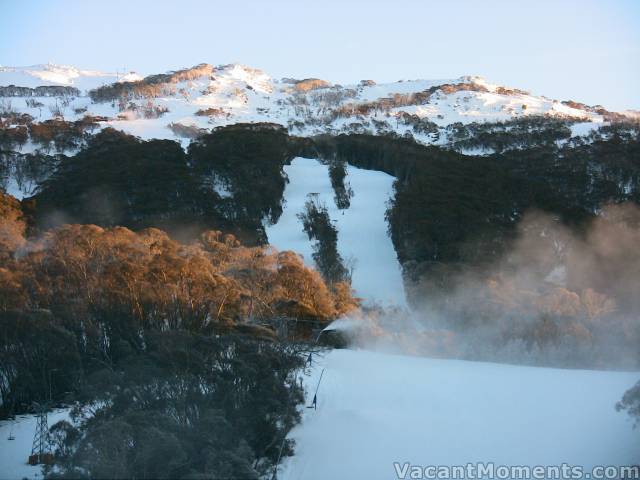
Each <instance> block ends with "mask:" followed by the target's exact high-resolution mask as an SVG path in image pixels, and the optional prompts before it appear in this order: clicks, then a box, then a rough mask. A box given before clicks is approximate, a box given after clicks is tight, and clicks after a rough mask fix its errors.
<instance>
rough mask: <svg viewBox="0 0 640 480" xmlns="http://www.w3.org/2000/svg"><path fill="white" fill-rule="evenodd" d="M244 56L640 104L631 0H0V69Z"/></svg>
mask: <svg viewBox="0 0 640 480" xmlns="http://www.w3.org/2000/svg"><path fill="white" fill-rule="evenodd" d="M46 62H53V63H60V64H71V65H75V66H78V67H81V68H86V69H98V70H106V71H114V70H116V69H117V70H120V71H121V70H123V69H127V70H135V71H137V72H139V73H142V74H150V73H160V72H165V71H167V70H175V69H178V68H183V67H188V66H192V65H195V64H198V63H203V62H206V63H212V64H214V65H218V64H226V63H233V62H238V63H243V64H246V65H249V66H252V67H256V68H261V69H263V70H265V71H266V72H267V73H268V74H270V75H272V76H273V77H275V78H281V77H285V76H287V77H295V78H304V77H320V78H324V79H327V80H330V81H332V82H335V83H343V84H344V83H355V82H357V81H359V80H361V79H373V80H376V81H378V82H384V81H395V80H400V79H415V78H427V79H436V78H455V77H459V76H461V75H469V74H471V75H482V76H484V77H486V78H487V79H488V80H490V81H493V82H495V83H500V84H505V85H508V86H512V87H517V88H524V89H527V90H530V91H531V92H532V93H534V94H541V95H546V96H548V97H552V98H557V99H560V100H566V99H573V100H577V101H582V102H585V103H588V104H596V103H600V104H603V105H604V106H605V107H607V108H610V109H613V110H623V109H627V108H634V109H640V94H639V86H640V0H606V1H605V0H600V1H596V0H582V1H577V0H565V1H562V0H555V1H551V0H537V1H524V0H522V1H520V0H518V1H516V0H512V1H508V0H502V1H490V0H484V1H482V0H476V1H471V0H459V1H456V0H438V1H432V0H423V1H419V0H396V1H387V2H382V1H377V0H366V1H365V0H362V1H360V0H356V1H350V2H348V1H347V0H341V1H337V0H325V1H318V0H315V1H313V2H306V1H303V0H297V1H289V0H286V1H285V0H283V1H269V0H262V1H258V0H239V1H224V2H222V1H196V0H173V1H163V0H154V1H151V0H129V1H123V0H109V1H91V0H84V1H82V0H55V1H54V0H51V1H41V0H15V1H14V0H0V65H5V66H24V65H32V64H36V63H46Z"/></svg>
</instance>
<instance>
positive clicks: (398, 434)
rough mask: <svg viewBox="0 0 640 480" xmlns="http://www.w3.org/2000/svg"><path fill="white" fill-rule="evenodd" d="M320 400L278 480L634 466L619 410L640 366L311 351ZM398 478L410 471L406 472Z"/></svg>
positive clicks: (639, 446)
mask: <svg viewBox="0 0 640 480" xmlns="http://www.w3.org/2000/svg"><path fill="white" fill-rule="evenodd" d="M316 359H317V360H319V361H318V363H317V364H316V365H315V367H314V369H313V372H312V374H311V376H310V377H308V378H307V379H306V389H307V397H308V398H309V399H311V398H313V393H314V391H315V388H316V385H317V382H318V378H319V376H320V374H321V371H322V369H323V368H324V369H325V371H324V375H323V378H322V382H321V383H320V388H319V391H318V397H317V402H318V403H317V407H318V408H317V410H313V409H304V413H303V420H302V422H301V424H299V425H298V426H297V427H295V428H294V429H293V430H292V432H291V433H290V438H292V439H294V440H295V441H296V447H295V449H296V453H295V455H294V456H293V457H290V458H287V459H285V460H284V461H283V463H282V465H281V467H280V470H279V475H278V479H280V480H298V479H305V480H315V479H317V480H326V479H347V478H348V479H366V480H376V479H380V480H389V479H393V478H398V476H397V475H396V472H395V469H394V466H393V463H394V462H399V463H400V464H403V463H404V462H409V463H410V464H412V465H420V466H427V465H446V466H453V465H466V464H467V463H468V462H471V463H476V462H485V463H487V462H494V463H495V465H496V466H498V465H508V466H517V465H529V466H535V465H543V466H544V465H549V466H555V465H557V466H561V465H562V463H563V462H564V463H567V464H569V465H572V466H582V467H584V468H586V469H587V470H586V471H590V470H591V468H592V467H593V466H595V465H632V464H637V462H638V460H639V458H640V432H638V431H637V430H633V429H632V422H631V420H630V418H629V417H628V416H627V415H626V413H619V412H616V411H615V408H614V405H615V403H616V402H617V401H618V400H620V398H621V397H622V394H623V393H624V392H625V390H627V389H628V388H629V387H631V386H632V385H633V384H634V383H635V382H636V381H637V380H638V378H639V377H640V373H630V372H611V371H606V372H605V371H587V370H562V369H553V368H537V367H522V366H511V365H501V364H493V363H482V362H468V361H462V360H435V359H428V358H421V357H409V356H400V355H389V354H382V353H375V352H370V351H362V350H358V351H356V350H333V351H331V352H330V353H328V354H326V356H325V357H324V358H320V357H316ZM634 462H635V463H634ZM406 478H411V477H409V475H407V477H406Z"/></svg>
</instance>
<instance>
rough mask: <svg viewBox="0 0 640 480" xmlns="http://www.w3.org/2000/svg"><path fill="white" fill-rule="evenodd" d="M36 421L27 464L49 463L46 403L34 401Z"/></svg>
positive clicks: (49, 443) (49, 447)
mask: <svg viewBox="0 0 640 480" xmlns="http://www.w3.org/2000/svg"><path fill="white" fill-rule="evenodd" d="M33 405H34V407H35V409H36V411H37V412H38V413H37V419H38V422H37V424H36V433H35V435H34V436H33V444H32V446H31V455H29V465H40V464H50V463H51V462H52V461H53V453H51V441H50V439H49V425H48V421H47V408H48V405H47V403H35V402H34V404H33Z"/></svg>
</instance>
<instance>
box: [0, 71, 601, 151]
mask: <svg viewBox="0 0 640 480" xmlns="http://www.w3.org/2000/svg"><path fill="white" fill-rule="evenodd" d="M9 85H15V86H18V87H29V88H35V87H36V86H44V85H52V86H56V85H57V86H73V87H75V88H77V89H78V90H79V91H80V95H79V96H77V97H73V98H65V99H64V100H65V101H64V104H63V108H62V109H61V108H60V104H61V102H60V101H59V100H58V99H57V98H54V96H51V97H50V98H47V97H42V100H39V103H40V104H41V105H40V106H39V107H34V106H33V105H34V103H33V102H32V103H31V106H30V105H28V104H27V103H25V102H24V101H22V100H20V95H21V93H20V91H19V90H18V91H17V93H16V90H13V91H10V90H9V89H5V90H4V92H5V93H2V92H3V90H2V87H3V86H4V87H6V86H9ZM101 87H102V88H101ZM2 95H5V96H7V98H5V99H3V98H1V96H2ZM31 96H32V97H33V92H31ZM7 101H10V102H11V105H10V106H9V108H7V105H6V102H7ZM0 102H4V104H5V107H4V108H0V116H3V115H6V114H7V113H6V112H7V111H9V112H11V111H13V112H16V113H27V114H29V115H31V116H32V117H33V118H34V121H36V122H38V121H45V120H48V119H50V118H52V117H54V116H56V115H62V116H63V117H64V119H65V120H77V119H80V118H82V117H83V116H85V115H93V116H101V117H107V118H108V120H107V121H105V122H103V126H112V127H114V128H117V129H120V130H124V131H126V132H128V133H131V134H134V135H137V136H140V137H142V138H168V139H179V138H180V137H179V136H180V135H181V134H182V135H183V136H184V137H185V138H186V137H188V136H189V135H185V134H184V132H185V129H184V128H168V127H169V126H170V125H172V124H173V125H174V126H175V125H176V124H179V125H180V126H184V127H188V128H191V129H193V131H194V132H199V131H202V130H201V129H204V130H211V129H213V128H216V127H219V126H223V125H228V124H234V123H255V122H270V123H275V124H280V125H283V126H285V127H287V128H288V129H289V132H290V133H291V134H294V135H301V136H308V135H316V134H320V133H330V134H340V133H353V132H356V133H370V134H388V133H394V134H397V135H404V136H409V135H410V136H412V137H414V138H415V139H416V140H417V141H419V142H421V143H425V144H437V145H445V144H447V142H448V138H447V131H446V127H447V126H449V125H452V124H455V123H462V124H470V123H474V122H479V123H482V122H499V121H509V120H513V119H517V118H526V117H530V116H548V117H555V118H566V119H568V120H571V121H573V122H576V121H580V122H589V123H590V124H594V123H598V124H601V123H603V122H605V120H607V118H606V112H603V111H601V110H598V109H595V108H591V107H587V106H583V105H582V104H578V103H571V102H561V101H558V100H552V99H549V98H546V97H542V96H534V95H530V94H529V93H528V92H525V91H523V90H519V89H516V88H510V87H505V86H501V85H498V84H494V83H491V82H489V81H487V80H485V79H484V78H482V77H478V76H464V77H460V78H457V79H443V80H409V81H398V82H393V83H384V84H377V83H375V82H374V81H371V80H366V81H364V80H363V81H361V82H360V83H358V84H355V85H344V86H343V85H337V84H332V83H330V82H329V81H325V80H320V79H304V80H293V79H282V80H276V79H273V78H272V77H270V76H269V75H268V74H267V73H265V72H263V71H261V70H258V69H255V68H251V67H248V66H245V65H240V64H230V65H221V66H213V65H209V64H200V65H197V66H195V67H192V68H187V69H183V70H177V71H174V72H169V73H167V74H158V75H150V76H148V77H145V78H144V79H143V78H142V77H141V76H140V75H137V74H135V73H128V74H117V73H103V72H96V71H91V70H81V69H78V68H76V67H71V66H60V65H51V64H46V65H34V66H30V67H0ZM49 107H50V108H49ZM3 110H4V114H3ZM180 132H182V133H180ZM183 141H184V142H187V141H188V140H186V139H184V138H183Z"/></svg>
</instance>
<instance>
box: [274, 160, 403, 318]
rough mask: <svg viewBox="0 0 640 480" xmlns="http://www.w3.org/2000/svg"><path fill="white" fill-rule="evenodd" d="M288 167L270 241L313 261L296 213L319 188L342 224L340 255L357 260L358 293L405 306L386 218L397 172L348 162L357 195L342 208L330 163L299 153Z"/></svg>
mask: <svg viewBox="0 0 640 480" xmlns="http://www.w3.org/2000/svg"><path fill="white" fill-rule="evenodd" d="M285 172H286V174H287V176H288V177H289V183H288V184H287V186H286V188H285V191H284V200H285V203H284V208H283V212H282V216H281V217H280V219H279V220H278V223H276V224H275V225H267V228H266V230H267V236H268V238H269V243H270V244H271V245H273V246H274V247H276V248H277V249H278V250H293V251H294V252H297V253H300V254H302V255H303V257H304V260H305V262H306V263H307V264H309V265H313V259H312V257H311V254H312V253H313V242H311V241H310V240H309V237H308V236H307V234H306V233H305V232H304V230H303V228H302V222H301V221H300V220H299V219H298V218H297V216H296V215H297V214H299V213H301V212H303V211H304V204H305V202H306V201H307V200H308V194H310V193H317V194H318V200H319V201H320V202H322V203H324V204H325V205H326V206H327V210H328V211H329V215H330V217H331V220H332V221H334V222H335V225H336V228H337V230H338V251H339V252H340V255H341V256H342V258H343V259H345V260H350V259H353V260H354V262H355V268H354V271H353V279H352V280H353V281H352V285H353V288H354V289H355V291H356V295H358V296H360V297H362V298H364V299H365V300H369V301H377V302H380V303H382V304H387V305H397V306H405V296H404V287H403V283H402V275H401V270H400V264H399V262H398V259H397V257H396V253H395V250H394V248H393V243H392V242H391V238H389V235H388V234H387V222H386V220H385V211H386V209H387V200H388V199H389V198H390V197H391V196H392V195H393V181H394V177H392V176H390V175H387V174H386V173H383V172H376V171H371V170H363V169H360V168H355V167H352V166H348V167H347V177H346V179H345V182H348V183H349V184H350V185H351V188H352V189H353V192H354V196H353V198H352V199H351V206H350V207H349V208H348V209H346V210H339V209H338V208H337V207H336V204H335V202H334V192H333V188H332V187H331V181H330V179H329V171H328V167H327V166H326V165H323V164H321V163H320V162H319V161H317V160H314V159H310V158H301V157H298V158H295V159H294V160H293V161H292V162H291V165H288V166H285Z"/></svg>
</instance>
